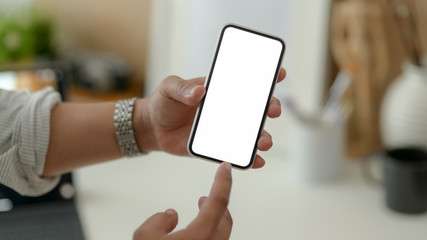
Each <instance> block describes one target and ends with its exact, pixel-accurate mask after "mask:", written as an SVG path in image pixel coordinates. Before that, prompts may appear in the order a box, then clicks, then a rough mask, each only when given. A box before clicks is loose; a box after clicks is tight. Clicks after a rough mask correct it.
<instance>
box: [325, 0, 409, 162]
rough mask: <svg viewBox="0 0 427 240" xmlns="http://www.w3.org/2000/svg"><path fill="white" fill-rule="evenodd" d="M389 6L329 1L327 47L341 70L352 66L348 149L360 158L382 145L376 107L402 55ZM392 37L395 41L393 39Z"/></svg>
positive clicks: (373, 0) (365, 0)
mask: <svg viewBox="0 0 427 240" xmlns="http://www.w3.org/2000/svg"><path fill="white" fill-rule="evenodd" d="M391 18H392V17H391V15H390V12H389V8H388V7H387V5H386V4H385V2H383V1H381V0H347V1H340V2H336V3H334V4H333V8H332V15H331V49H332V54H333V57H334V59H335V60H336V62H337V64H338V65H339V67H340V68H348V67H349V66H351V68H352V69H355V70H354V72H353V81H354V82H353V84H352V87H351V88H350V89H349V92H348V96H347V98H348V100H349V101H350V102H352V105H353V112H352V114H351V115H350V116H349V119H348V129H347V136H348V141H347V146H348V147H347V153H348V155H349V156H350V157H361V156H364V155H366V154H369V153H371V152H374V151H377V150H378V149H379V148H381V139H380V132H379V112H380V111H379V110H380V107H381V100H382V97H383V95H384V93H385V91H386V89H387V87H388V85H389V84H390V82H391V81H392V80H393V79H394V78H395V76H397V75H398V73H399V71H400V70H399V69H400V64H401V62H402V59H403V58H404V55H403V49H402V46H401V43H400V42H396V41H395V40H394V39H396V37H398V36H397V35H398V34H397V32H396V29H393V27H392V26H390V25H389V23H390V22H391V21H392V19H391ZM393 38H394V39H393Z"/></svg>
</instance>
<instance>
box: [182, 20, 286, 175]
mask: <svg viewBox="0 0 427 240" xmlns="http://www.w3.org/2000/svg"><path fill="white" fill-rule="evenodd" d="M284 52H285V43H284V41H283V40H281V39H280V38H278V37H274V36H271V35H268V34H265V33H261V32H258V31H255V30H251V29H247V28H245V27H241V26H237V25H226V26H225V27H224V28H223V29H222V30H221V34H220V37H219V41H218V44H217V48H216V51H215V56H214V59H213V62H212V66H211V69H210V72H209V75H208V77H207V78H206V82H205V88H206V94H205V96H204V98H203V99H202V101H201V103H200V105H199V108H198V110H197V112H196V116H195V119H194V123H193V128H192V131H191V133H190V137H189V140H188V151H189V153H190V154H191V155H192V156H195V157H200V158H203V159H208V160H213V161H217V162H224V161H225V162H229V163H231V164H232V166H234V167H237V168H241V169H246V168H249V167H251V166H252V164H253V161H254V158H255V156H256V152H257V142H258V139H259V137H260V135H261V132H262V130H263V125H264V122H265V118H266V116H267V109H268V105H269V103H270V100H271V98H272V96H273V92H274V87H275V85H276V80H277V77H278V75H279V71H280V66H281V62H282V59H283V55H284Z"/></svg>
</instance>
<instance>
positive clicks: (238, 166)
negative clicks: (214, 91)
mask: <svg viewBox="0 0 427 240" xmlns="http://www.w3.org/2000/svg"><path fill="white" fill-rule="evenodd" d="M230 27H232V28H236V29H239V30H242V31H246V32H249V33H252V34H256V35H260V36H263V37H266V38H270V39H273V40H276V41H278V42H279V43H280V44H281V46H282V50H281V53H280V57H279V59H278V63H277V66H276V70H275V71H276V72H275V74H274V78H273V80H272V83H271V87H270V92H269V95H268V98H267V102H266V103H265V107H264V113H263V117H262V120H261V123H260V126H259V129H258V134H257V138H256V140H255V143H254V146H253V148H252V149H253V150H252V154H251V159H250V161H249V164H248V165H246V166H240V165H237V164H234V163H230V164H231V165H232V166H233V167H236V168H239V169H248V168H250V167H251V166H252V165H253V162H254V159H255V156H256V153H257V143H258V139H259V138H260V136H261V133H262V130H263V128H264V124H265V121H266V117H267V111H268V106H269V103H270V101H271V98H272V96H273V93H274V89H275V85H276V82H277V78H278V76H279V72H280V67H281V65H282V61H283V56H284V53H285V48H286V44H285V42H284V41H283V40H282V39H281V38H279V37H276V36H272V35H270V34H267V33H263V32H259V31H257V30H253V29H249V28H246V27H242V26H239V25H235V24H227V25H225V26H224V27H223V28H222V30H221V34H220V37H219V39H218V43H217V47H216V50H215V55H214V59H213V61H212V64H211V68H210V70H209V75H208V77H207V78H206V82H205V89H206V93H205V96H204V97H203V98H202V100H201V102H200V105H199V107H198V109H197V112H196V116H195V118H194V123H193V128H192V130H191V133H190V137H189V141H188V152H189V153H190V154H191V155H192V156H195V157H199V158H202V159H207V160H211V161H215V162H218V163H222V162H224V161H222V160H220V159H216V158H213V157H209V156H205V155H202V154H198V153H196V152H194V151H193V149H192V146H193V141H194V137H195V134H196V131H197V127H198V124H199V119H200V116H201V114H202V111H203V106H204V102H205V97H206V95H207V93H208V91H209V84H210V82H211V76H212V73H213V70H214V69H215V64H216V61H217V57H218V53H219V50H220V48H221V43H222V39H223V36H224V33H225V31H226V30H227V28H230Z"/></svg>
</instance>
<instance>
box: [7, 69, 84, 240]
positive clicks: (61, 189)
mask: <svg viewBox="0 0 427 240" xmlns="http://www.w3.org/2000/svg"><path fill="white" fill-rule="evenodd" d="M69 80H70V71H69V68H68V66H67V65H66V64H64V63H52V62H49V63H41V64H37V65H28V66H22V65H21V66H10V67H1V68H0V88H3V89H8V90H16V89H21V88H27V89H29V90H30V91H36V90H39V89H41V88H43V87H46V86H52V87H54V88H55V89H57V90H58V92H59V93H60V94H61V97H62V99H63V100H65V99H66V97H67V94H66V93H67V86H68V83H69V82H70V81H69ZM74 194H75V190H74V186H73V181H72V173H68V174H65V175H63V176H61V180H60V182H59V184H58V185H57V186H56V187H55V188H54V189H53V190H52V191H50V192H49V193H47V194H45V195H42V196H39V197H26V196H22V195H20V194H18V193H17V192H15V191H14V190H12V189H10V188H8V187H6V186H4V185H2V184H0V240H3V239H5V240H6V239H7V240H14V239H19V240H26V239H32V240H37V239H43V240H50V239H55V240H57V239H72V240H81V239H84V235H83V231H82V228H81V224H80V220H79V216H78V213H77V209H76V205H75V200H74Z"/></svg>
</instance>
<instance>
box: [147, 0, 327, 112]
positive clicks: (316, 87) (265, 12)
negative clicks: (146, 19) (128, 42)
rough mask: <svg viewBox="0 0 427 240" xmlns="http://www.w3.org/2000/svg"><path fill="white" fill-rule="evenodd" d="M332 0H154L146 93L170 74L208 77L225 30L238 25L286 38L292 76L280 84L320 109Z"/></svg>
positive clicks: (281, 88) (305, 105) (281, 91)
mask: <svg viewBox="0 0 427 240" xmlns="http://www.w3.org/2000/svg"><path fill="white" fill-rule="evenodd" d="M329 2H330V0H299V1H292V0H263V1H259V0H203V1H202V0H179V1H178V0H175V1H170V0H169V1H168V0H156V1H153V15H152V24H151V39H150V47H149V48H150V52H149V59H148V69H147V78H146V86H145V89H146V91H145V94H151V93H152V91H154V89H155V87H156V86H157V85H158V84H159V82H160V81H161V80H162V79H163V78H164V77H166V76H167V75H171V74H175V75H179V76H181V77H183V78H192V77H198V76H205V75H206V74H207V73H208V70H209V65H210V63H211V61H212V58H213V53H214V50H215V46H216V41H217V38H218V35H219V32H220V29H221V27H222V26H223V25H225V24H226V23H230V22H233V23H237V24H241V25H244V26H247V27H250V28H254V29H258V30H261V31H264V32H268V33H271V34H274V35H277V36H279V37H281V38H283V39H284V40H285V42H286V44H287V49H286V54H285V59H284V63H283V65H284V67H285V68H286V69H287V71H288V77H287V80H286V82H285V83H284V84H281V85H280V86H278V87H277V88H276V89H277V94H276V95H279V97H280V96H281V95H283V94H284V92H286V94H291V95H293V96H294V98H296V101H298V103H299V104H300V105H302V107H303V108H304V109H307V110H312V109H316V108H318V106H319V104H320V99H321V91H323V82H324V79H323V77H324V75H325V74H324V72H325V69H324V68H325V64H324V62H325V59H326V57H325V54H326V46H327V42H326V41H327V35H328V32H327V31H328V30H327V25H328V17H327V16H328V14H329Z"/></svg>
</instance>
